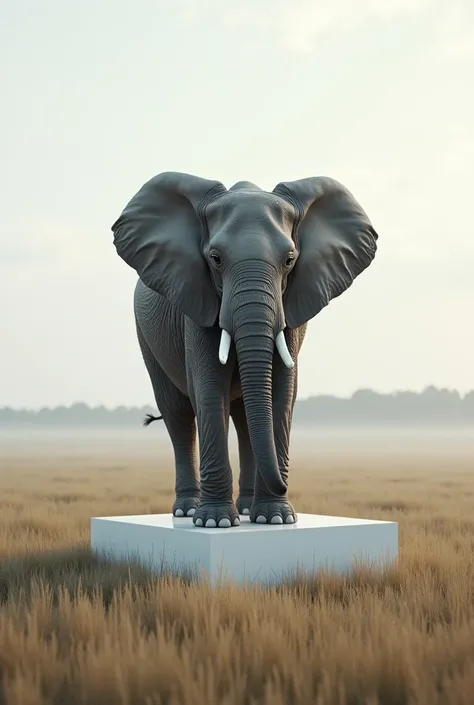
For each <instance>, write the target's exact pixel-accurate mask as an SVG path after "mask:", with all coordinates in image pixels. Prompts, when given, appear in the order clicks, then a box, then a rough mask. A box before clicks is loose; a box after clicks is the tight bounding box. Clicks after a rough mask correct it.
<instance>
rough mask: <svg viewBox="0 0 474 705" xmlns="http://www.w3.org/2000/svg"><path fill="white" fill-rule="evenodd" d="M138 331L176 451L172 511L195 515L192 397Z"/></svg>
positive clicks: (197, 492)
mask: <svg viewBox="0 0 474 705" xmlns="http://www.w3.org/2000/svg"><path fill="white" fill-rule="evenodd" d="M137 332H138V340H139V344H140V348H141V351H142V356H143V360H144V362H145V366H146V368H147V371H148V374H149V376H150V380H151V384H152V387H153V392H154V396H155V401H156V404H157V406H158V409H159V410H160V414H161V415H162V416H163V421H164V423H165V425H166V428H167V430H168V434H169V437H170V440H171V443H172V445H173V450H174V457H175V492H176V497H175V501H174V504H173V507H172V512H173V514H174V516H177V517H183V516H193V514H194V512H195V511H196V508H197V506H198V504H199V498H200V486H199V477H198V472H197V450H196V422H195V415H194V409H193V407H192V404H191V401H190V400H189V398H188V397H186V396H185V395H184V394H182V393H181V392H180V391H179V389H177V387H175V385H174V384H173V383H172V382H171V380H170V379H169V378H168V377H167V375H166V374H165V372H164V371H163V369H162V368H161V367H160V365H159V364H158V362H157V361H156V359H155V357H154V356H153V353H152V352H151V350H150V348H149V347H148V345H147V344H146V342H145V340H144V339H143V336H142V334H141V332H140V330H139V329H138V331H137Z"/></svg>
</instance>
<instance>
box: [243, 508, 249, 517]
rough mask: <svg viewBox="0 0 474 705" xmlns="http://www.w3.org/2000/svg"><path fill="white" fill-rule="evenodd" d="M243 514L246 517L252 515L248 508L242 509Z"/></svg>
mask: <svg viewBox="0 0 474 705" xmlns="http://www.w3.org/2000/svg"><path fill="white" fill-rule="evenodd" d="M242 514H244V516H248V515H249V514H250V509H247V507H246V508H245V509H242Z"/></svg>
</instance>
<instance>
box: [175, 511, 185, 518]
mask: <svg viewBox="0 0 474 705" xmlns="http://www.w3.org/2000/svg"><path fill="white" fill-rule="evenodd" d="M174 515H175V517H184V512H183V510H182V509H175V510H174Z"/></svg>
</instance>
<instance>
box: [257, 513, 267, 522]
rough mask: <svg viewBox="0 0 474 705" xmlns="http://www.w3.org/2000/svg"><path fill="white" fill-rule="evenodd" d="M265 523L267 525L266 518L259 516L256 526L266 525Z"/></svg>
mask: <svg viewBox="0 0 474 705" xmlns="http://www.w3.org/2000/svg"><path fill="white" fill-rule="evenodd" d="M266 523H267V519H266V517H264V516H262V515H261V514H259V515H258V517H257V524H266Z"/></svg>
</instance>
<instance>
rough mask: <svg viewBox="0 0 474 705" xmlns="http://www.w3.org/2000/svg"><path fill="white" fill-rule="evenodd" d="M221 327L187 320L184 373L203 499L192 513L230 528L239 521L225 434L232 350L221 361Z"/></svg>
mask: <svg viewBox="0 0 474 705" xmlns="http://www.w3.org/2000/svg"><path fill="white" fill-rule="evenodd" d="M219 342H220V330H219V329H218V328H201V327H200V326H198V325H197V324H195V323H193V322H192V321H187V323H186V374H187V378H188V387H189V395H190V399H191V402H192V404H193V408H194V410H195V413H196V420H197V426H198V434H199V460H200V463H199V465H200V480H201V500H200V503H199V506H198V508H197V509H196V512H195V514H194V517H193V522H194V524H195V525H196V526H205V527H209V528H213V527H220V528H229V527H231V526H238V525H239V523H240V520H239V515H238V512H237V508H236V506H235V504H234V501H233V497H232V470H231V467H230V461H229V450H228V434H229V413H230V382H231V377H232V370H233V367H234V365H235V353H234V351H233V350H231V352H230V354H229V358H228V361H227V364H226V365H222V364H221V363H220V362H219V356H218V350H219Z"/></svg>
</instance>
